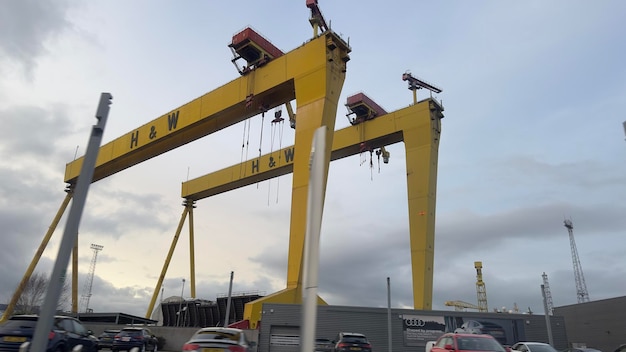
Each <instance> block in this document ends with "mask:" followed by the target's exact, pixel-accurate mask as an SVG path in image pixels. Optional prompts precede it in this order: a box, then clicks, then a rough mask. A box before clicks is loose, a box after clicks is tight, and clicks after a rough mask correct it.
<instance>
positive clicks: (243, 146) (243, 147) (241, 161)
mask: <svg viewBox="0 0 626 352" xmlns="http://www.w3.org/2000/svg"><path fill="white" fill-rule="evenodd" d="M247 124H248V120H247V119H246V120H243V136H242V137H241V158H240V160H239V176H240V177H241V169H242V168H243V152H244V149H245V148H246V125H247Z"/></svg>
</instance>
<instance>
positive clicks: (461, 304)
mask: <svg viewBox="0 0 626 352" xmlns="http://www.w3.org/2000/svg"><path fill="white" fill-rule="evenodd" d="M445 305H446V306H448V307H454V310H455V311H457V312H464V311H465V310H466V309H476V310H478V311H480V307H479V306H477V305H475V304H471V303H468V302H465V301H446V303H445Z"/></svg>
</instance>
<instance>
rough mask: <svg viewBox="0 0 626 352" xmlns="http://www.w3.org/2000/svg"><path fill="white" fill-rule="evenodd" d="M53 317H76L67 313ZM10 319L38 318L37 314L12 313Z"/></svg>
mask: <svg viewBox="0 0 626 352" xmlns="http://www.w3.org/2000/svg"><path fill="white" fill-rule="evenodd" d="M54 318H55V319H61V318H63V319H76V318H74V317H71V316H68V315H55V316H54ZM10 319H13V320H37V319H39V315H37V314H18V315H12V316H11V317H10V318H9V320H10Z"/></svg>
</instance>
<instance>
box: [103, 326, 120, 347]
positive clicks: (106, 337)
mask: <svg viewBox="0 0 626 352" xmlns="http://www.w3.org/2000/svg"><path fill="white" fill-rule="evenodd" d="M119 332H120V330H119V329H106V330H104V331H103V332H102V334H100V336H98V349H99V350H101V349H103V348H109V349H110V348H111V347H112V346H113V338H114V337H115V335H117V334H118V333H119Z"/></svg>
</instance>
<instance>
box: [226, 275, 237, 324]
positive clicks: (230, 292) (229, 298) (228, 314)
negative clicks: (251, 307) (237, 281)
mask: <svg viewBox="0 0 626 352" xmlns="http://www.w3.org/2000/svg"><path fill="white" fill-rule="evenodd" d="M233 275H235V272H234V271H231V272H230V285H228V298H227V299H226V316H225V317H224V327H225V328H227V327H228V321H229V320H230V301H231V299H232V296H233Z"/></svg>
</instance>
